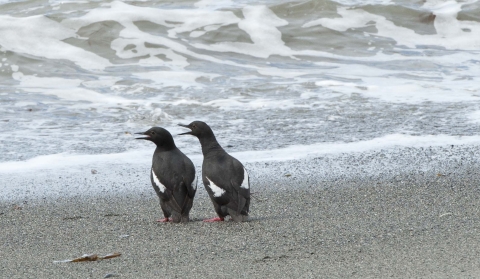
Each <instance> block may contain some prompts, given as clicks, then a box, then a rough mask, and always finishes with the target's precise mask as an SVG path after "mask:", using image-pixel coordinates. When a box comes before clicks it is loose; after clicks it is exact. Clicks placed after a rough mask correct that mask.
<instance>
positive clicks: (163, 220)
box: [157, 218, 172, 223]
mask: <svg viewBox="0 0 480 279" xmlns="http://www.w3.org/2000/svg"><path fill="white" fill-rule="evenodd" d="M169 221H172V220H171V219H169V218H163V219H158V220H157V222H160V223H167V222H169Z"/></svg>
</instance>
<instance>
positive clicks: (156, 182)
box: [152, 169, 166, 193]
mask: <svg viewBox="0 0 480 279" xmlns="http://www.w3.org/2000/svg"><path fill="white" fill-rule="evenodd" d="M152 176H153V182H154V183H155V185H157V187H158V188H159V189H160V192H162V193H165V189H166V188H165V186H163V184H162V183H160V180H159V179H158V177H157V175H156V174H155V173H154V172H153V169H152Z"/></svg>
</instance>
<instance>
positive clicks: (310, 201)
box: [0, 166, 480, 278]
mask: <svg viewBox="0 0 480 279" xmlns="http://www.w3.org/2000/svg"><path fill="white" fill-rule="evenodd" d="M142 174H143V172H140V173H139V175H140V176H141V175H142ZM320 175H321V174H320ZM108 179H111V180H114V177H110V178H107V180H108ZM478 185H480V175H479V174H478V172H477V171H476V169H475V168H473V167H468V166H467V167H464V168H460V169H459V168H457V169H456V171H455V172H452V173H445V174H439V173H437V172H436V171H430V172H428V171H427V172H424V173H421V174H408V173H406V174H405V173H404V174H399V175H397V176H392V177H389V178H385V179H381V178H372V179H368V178H361V179H360V178H358V179H356V178H355V177H351V178H349V179H336V180H325V181H321V180H320V179H312V180H311V182H305V181H301V180H300V179H296V178H295V176H290V177H288V176H286V177H285V178H284V179H283V180H281V181H280V182H279V183H278V184H276V185H265V182H264V181H257V184H256V185H255V184H254V185H252V187H254V188H253V191H254V192H255V194H254V198H253V200H252V207H251V211H252V212H251V220H250V221H249V222H247V223H241V224H237V223H234V222H223V223H214V224H210V223H203V222H202V221H201V220H202V219H204V218H208V217H212V216H213V214H214V211H213V208H212V206H211V203H210V201H209V200H208V197H207V196H206V195H205V193H204V189H203V188H200V189H199V190H200V191H199V194H198V196H197V197H196V199H195V203H194V206H193V209H192V212H191V219H192V222H190V223H188V224H160V223H157V222H155V220H156V219H158V218H159V217H161V216H160V214H161V211H160V207H159V205H158V200H157V198H156V197H155V195H154V193H153V190H151V189H148V190H147V189H145V191H138V192H132V193H123V194H114V193H111V192H109V193H106V194H104V195H97V196H90V197H82V196H76V197H63V198H62V197H59V198H55V199H42V200H38V201H36V202H29V201H27V202H26V203H23V202H20V201H18V202H13V201H12V202H6V201H2V203H1V204H0V227H1V231H2V238H1V241H0V247H1V249H0V258H1V259H2V264H1V266H0V274H2V277H5V278H103V277H104V276H105V275H107V274H115V275H118V276H119V277H118V278H160V277H163V278H174V277H177V278H212V277H218V278H225V277H232V276H234V277H236V278H274V277H275V278H349V277H354V278H355V277H357V278H369V277H370V278H385V277H397V278H412V277H423V278H453V277H454V278H469V277H478V276H479V275H480V262H479V261H478V259H479V258H480V257H479V255H480V234H479V226H480V225H479V224H480V214H479V208H480V201H479V199H478V195H479V193H480V190H479V186H478ZM113 252H120V253H122V255H121V256H120V257H118V258H113V259H108V260H103V261H99V262H83V263H54V261H56V260H65V259H73V258H75V257H80V256H82V255H83V254H92V253H96V254H99V255H106V254H109V253H113Z"/></svg>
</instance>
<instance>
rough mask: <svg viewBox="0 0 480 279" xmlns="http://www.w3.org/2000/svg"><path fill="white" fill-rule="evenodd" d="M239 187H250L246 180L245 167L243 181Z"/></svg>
mask: <svg viewBox="0 0 480 279" xmlns="http://www.w3.org/2000/svg"><path fill="white" fill-rule="evenodd" d="M240 188H243V189H248V188H250V183H249V181H248V173H247V170H246V169H245V168H243V182H242V185H240Z"/></svg>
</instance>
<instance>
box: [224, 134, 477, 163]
mask: <svg viewBox="0 0 480 279" xmlns="http://www.w3.org/2000/svg"><path fill="white" fill-rule="evenodd" d="M462 144H463V145H479V144H480V136H465V137H460V136H450V135H425V136H411V135H403V134H392V135H386V136H383V137H379V138H375V139H371V140H366V141H357V142H350V143H343V142H335V143H315V144H310V145H292V146H289V147H286V148H280V149H275V150H264V151H246V152H238V153H232V156H234V157H235V158H237V159H239V160H240V161H242V162H261V161H288V160H297V159H304V158H314V157H317V156H321V155H326V154H339V153H352V152H365V151H370V150H379V149H391V148H395V147H417V148H418V147H429V146H446V145H462Z"/></svg>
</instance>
